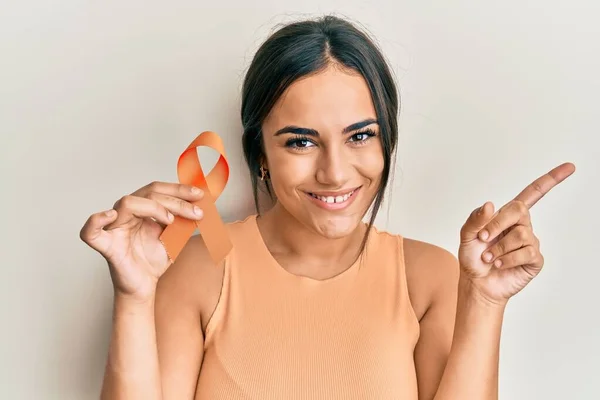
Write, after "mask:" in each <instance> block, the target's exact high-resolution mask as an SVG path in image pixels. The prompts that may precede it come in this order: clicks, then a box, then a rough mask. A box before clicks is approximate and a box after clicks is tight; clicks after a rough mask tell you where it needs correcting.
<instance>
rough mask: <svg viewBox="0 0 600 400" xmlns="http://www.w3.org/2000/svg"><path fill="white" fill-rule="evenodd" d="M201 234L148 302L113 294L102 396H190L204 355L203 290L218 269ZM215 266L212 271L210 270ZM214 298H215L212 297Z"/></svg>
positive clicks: (149, 399) (146, 399)
mask: <svg viewBox="0 0 600 400" xmlns="http://www.w3.org/2000/svg"><path fill="white" fill-rule="evenodd" d="M206 254H207V253H206V249H205V247H204V244H203V242H202V240H201V239H200V238H199V237H193V238H191V239H190V241H189V242H188V244H187V245H186V247H185V248H184V249H183V251H182V252H181V254H180V255H179V257H178V258H177V261H176V262H175V263H174V264H173V265H172V266H171V267H170V268H169V269H168V270H167V272H166V273H165V274H164V275H163V276H162V277H161V278H160V280H159V282H158V285H157V289H156V294H155V296H154V298H153V299H151V301H145V302H139V301H135V300H133V299H127V298H122V297H118V296H117V297H115V302H114V304H115V307H114V324H113V330H112V337H111V344H110V349H109V355H108V362H107V366H106V372H105V379H104V384H103V388H102V399H110V400H114V399H128V400H129V399H144V400H152V399H156V400H170V399H177V400H180V399H193V398H194V394H195V391H196V383H197V380H198V374H199V371H200V365H201V363H202V357H203V343H204V339H203V332H202V321H201V309H202V307H203V306H205V305H206V303H204V304H203V302H205V301H206V300H210V298H209V297H210V296H203V293H204V294H206V293H210V292H214V290H210V288H208V289H207V288H206V287H204V285H203V282H205V281H206V279H204V276H203V275H207V272H208V275H209V277H208V278H209V279H208V282H206V283H207V284H209V285H210V282H213V283H214V282H216V280H215V279H214V277H213V278H211V276H210V274H212V276H214V275H215V271H217V267H216V266H214V265H213V263H212V261H211V260H210V259H209V258H208V257H207V255H206ZM211 268H213V270H212V271H211V270H210V269H211ZM213 297H214V296H213Z"/></svg>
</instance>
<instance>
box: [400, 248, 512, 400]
mask: <svg viewBox="0 0 600 400" xmlns="http://www.w3.org/2000/svg"><path fill="white" fill-rule="evenodd" d="M421 247H423V248H421V249H420V250H421V251H422V252H421V255H420V256H419V259H418V260H415V261H416V262H417V263H418V265H417V267H418V269H420V270H421V273H422V274H423V276H425V275H426V276H427V277H428V279H427V282H428V285H429V290H430V291H431V296H430V297H431V300H430V303H429V306H428V307H427V310H426V312H425V313H424V315H423V317H422V318H421V320H420V329H421V335H420V337H419V342H418V343H417V346H416V348H415V366H416V370H417V381H418V386H419V400H446V399H452V400H454V399H478V400H488V399H490V400H492V399H497V393H498V360H499V343H500V330H501V325H502V319H503V315H504V309H503V308H500V307H493V306H490V305H489V303H488V302H485V301H480V300H482V299H480V298H478V297H477V292H473V290H472V288H471V287H470V285H468V281H467V280H465V279H463V278H461V275H460V268H459V265H458V260H457V259H456V257H455V256H454V255H453V254H451V253H450V252H448V251H446V250H443V249H441V248H438V247H435V246H432V245H429V247H428V248H427V249H426V248H425V247H424V246H421ZM415 261H413V262H415ZM407 262H408V260H407ZM421 281H424V280H423V279H422V280H421ZM420 288H421V290H423V287H422V286H421V287H420Z"/></svg>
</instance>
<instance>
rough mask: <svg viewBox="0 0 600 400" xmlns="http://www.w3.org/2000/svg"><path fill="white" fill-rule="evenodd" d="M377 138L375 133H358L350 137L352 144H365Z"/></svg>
mask: <svg viewBox="0 0 600 400" xmlns="http://www.w3.org/2000/svg"><path fill="white" fill-rule="evenodd" d="M373 136H375V133H374V132H358V133H355V134H354V135H352V136H351V137H350V141H351V142H364V141H367V140H368V139H370V138H371V137H373Z"/></svg>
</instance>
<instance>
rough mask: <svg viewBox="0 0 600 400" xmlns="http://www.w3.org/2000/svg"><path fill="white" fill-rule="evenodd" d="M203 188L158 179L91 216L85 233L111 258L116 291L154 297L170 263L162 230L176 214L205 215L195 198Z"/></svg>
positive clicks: (83, 235)
mask: <svg viewBox="0 0 600 400" xmlns="http://www.w3.org/2000/svg"><path fill="white" fill-rule="evenodd" d="M203 194H204V193H203V191H202V190H201V189H199V188H196V187H193V186H189V185H181V184H177V183H167V182H153V183H151V184H149V185H146V186H144V187H142V188H140V189H138V190H136V191H135V192H133V193H132V194H130V195H126V196H123V197H122V198H121V199H119V200H118V201H117V202H116V203H115V204H114V206H113V209H111V210H108V211H103V212H99V213H95V214H92V215H91V216H90V217H89V218H88V219H87V221H86V222H85V224H84V226H83V227H82V228H81V232H80V238H81V240H83V241H84V242H85V243H86V244H88V245H89V246H90V247H92V248H93V249H94V250H96V251H98V252H99V253H100V254H102V256H104V258H105V259H106V260H107V262H108V265H109V269H110V275H111V278H112V281H113V285H114V288H115V294H116V295H117V294H118V295H125V296H128V297H133V298H135V299H138V300H146V299H150V298H152V296H153V295H154V293H155V290H156V285H157V283H158V279H159V278H160V277H161V276H162V274H164V273H165V271H166V270H167V268H168V267H169V265H170V262H169V258H168V256H167V252H166V250H165V248H164V247H163V245H162V243H161V242H160V240H159V236H160V234H161V233H162V231H163V229H164V228H165V226H166V225H168V224H170V223H172V222H173V220H174V217H173V215H179V216H181V217H183V218H188V219H192V220H199V219H201V218H202V210H200V209H199V208H198V207H195V206H194V205H193V204H191V202H193V201H196V200H200V199H201V198H202V196H203Z"/></svg>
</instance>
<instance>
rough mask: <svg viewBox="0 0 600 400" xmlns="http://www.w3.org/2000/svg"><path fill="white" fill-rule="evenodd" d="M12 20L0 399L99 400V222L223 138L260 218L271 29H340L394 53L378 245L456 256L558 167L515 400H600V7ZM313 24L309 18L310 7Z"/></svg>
mask: <svg viewBox="0 0 600 400" xmlns="http://www.w3.org/2000/svg"><path fill="white" fill-rule="evenodd" d="M7 3H8V2H5V3H3V5H2V6H0V134H1V143H0V144H1V146H0V167H1V170H0V172H1V175H0V183H1V186H0V187H1V196H0V198H1V200H0V204H1V205H2V207H1V210H2V214H1V215H2V221H1V225H2V228H1V229H2V230H1V235H2V236H1V240H0V243H1V245H0V246H1V253H0V254H1V255H2V278H1V280H0V296H1V297H0V307H1V308H0V317H1V324H2V328H1V331H0V334H1V340H0V346H1V347H0V351H1V353H0V355H1V357H0V360H1V361H0V362H1V364H0V395H1V397H2V398H6V399H60V400H67V399H79V400H80V399H95V398H98V393H99V388H100V384H101V379H102V374H103V367H104V362H105V357H106V352H107V346H108V338H109V337H108V335H109V330H110V319H111V301H112V289H111V282H110V278H109V274H108V270H107V268H106V265H105V263H104V262H103V259H102V258H101V257H100V256H99V255H98V254H96V253H95V252H93V250H91V249H89V248H87V247H86V246H85V245H84V244H83V243H82V242H81V241H80V240H79V237H78V233H79V229H80V228H81V226H82V224H83V223H84V221H85V219H86V218H87V216H88V215H89V214H91V213H93V212H96V211H100V210H104V209H106V208H110V207H111V206H112V204H113V203H114V201H115V200H117V199H118V198H119V197H121V196H122V195H124V194H127V193H130V192H131V191H133V190H135V189H137V188H138V187H140V186H142V185H144V184H146V183H148V182H150V181H153V180H168V181H174V180H175V179H176V174H175V163H176V159H177V157H178V155H179V154H180V152H181V151H182V150H183V149H184V148H185V147H186V146H187V145H188V143H189V142H190V141H191V140H192V139H193V138H194V137H195V136H196V134H197V133H199V132H201V131H204V130H214V131H216V132H218V133H219V134H220V135H222V137H223V139H224V142H225V146H226V148H227V152H228V156H229V160H230V165H231V173H232V175H231V179H230V182H229V185H228V186H227V188H226V190H225V192H224V194H223V196H222V197H221V198H220V199H219V201H218V206H219V209H220V210H221V213H222V215H223V216H224V218H225V219H226V220H228V221H231V220H235V219H239V218H242V217H244V216H246V215H247V214H248V213H250V212H253V208H252V207H253V205H252V200H251V195H250V190H249V189H250V186H249V183H248V182H249V181H248V173H247V170H246V167H245V165H244V162H243V159H242V156H241V155H242V153H241V125H240V117H239V106H240V88H241V83H242V79H243V76H244V72H245V70H246V68H247V66H248V64H249V62H250V61H251V59H252V56H253V54H254V51H255V50H256V48H257V46H258V45H259V44H260V43H261V42H262V41H263V40H264V39H265V38H266V37H267V35H268V34H269V33H270V32H271V31H272V29H273V28H274V27H275V26H276V24H277V23H281V22H288V21H292V20H295V19H297V18H302V17H308V16H314V15H320V14H322V13H328V12H337V13H339V14H340V15H345V16H348V17H350V18H352V19H353V20H355V21H359V22H361V23H362V24H363V25H364V26H365V28H366V29H368V30H369V31H370V32H371V33H372V34H373V35H375V37H376V38H377V39H378V41H379V43H380V45H381V47H382V48H383V50H384V52H385V54H386V56H387V57H388V59H389V61H390V63H391V65H392V67H393V69H394V72H395V74H396V75H397V77H398V83H399V87H400V93H401V100H402V111H401V115H400V150H399V156H398V164H397V170H396V175H395V180H394V184H393V187H394V192H393V196H392V197H391V199H390V201H388V202H387V203H386V204H385V206H384V210H383V212H382V213H381V217H380V218H379V220H378V226H379V227H380V228H382V229H387V230H389V231H392V232H395V233H401V234H403V235H405V236H408V237H412V238H416V239H420V240H425V241H429V242H432V243H435V244H437V245H440V246H442V247H445V248H447V249H448V250H450V251H452V252H454V253H455V254H456V250H457V244H458V232H459V229H460V226H461V225H462V223H463V222H464V220H465V219H466V217H467V216H468V214H469V213H470V211H471V210H472V209H473V208H475V207H478V206H480V205H481V204H483V203H484V202H485V201H486V200H491V201H493V202H494V203H495V204H496V206H497V207H500V206H501V205H503V204H504V203H505V202H507V201H509V200H510V199H511V198H512V197H513V196H514V195H516V194H517V193H518V192H519V191H520V190H521V189H522V188H523V187H524V186H525V185H526V184H528V183H529V182H530V181H532V180H533V179H535V178H536V177H538V176H539V175H541V174H543V173H545V172H546V171H548V170H550V169H551V168H552V167H554V166H556V165H558V164H560V163H562V162H564V161H572V162H574V163H575V164H576V166H577V172H576V173H575V175H573V176H572V177H571V178H569V179H568V180H567V181H565V182H564V183H563V184H562V185H560V186H559V187H557V188H555V189H554V190H553V191H552V192H551V193H550V194H549V195H548V196H546V197H545V198H544V199H543V200H542V201H541V202H539V203H538V204H537V205H536V206H535V207H534V208H533V209H532V215H533V224H534V228H535V231H536V233H537V235H538V236H539V237H540V240H541V245H542V252H543V254H544V255H545V258H546V266H545V269H544V271H543V272H542V273H541V275H540V276H539V277H538V278H536V279H535V280H534V281H533V282H532V283H531V284H530V285H529V287H527V288H526V289H525V290H524V291H523V292H522V293H520V294H519V295H517V296H516V297H515V298H514V299H512V300H511V302H510V304H509V307H508V309H507V312H506V319H505V323H504V330H503V337H502V347H501V368H500V391H501V392H500V394H501V399H510V400H530V399H597V398H600V387H599V385H598V381H597V379H598V372H600V367H599V366H598V365H599V364H598V360H599V359H600V344H599V339H600V332H599V331H600V312H599V311H598V305H599V303H600V302H599V301H598V294H599V290H598V281H599V278H600V273H599V272H598V267H599V266H600V265H599V263H598V255H597V252H596V250H598V248H599V246H598V244H597V243H598V235H597V232H598V231H597V229H598V227H599V226H600V219H599V217H598V214H597V205H598V204H599V200H600V199H599V194H600V191H599V188H598V184H599V182H600V163H599V161H598V159H599V158H600V151H599V150H598V149H599V144H600V140H599V139H598V133H599V132H598V131H599V128H600V124H599V122H598V112H597V111H596V110H597V109H598V98H599V92H600V78H599V73H600V44H599V43H600V24H599V23H598V21H599V20H600V9H599V7H600V6H599V5H598V2H597V1H592V0H589V1H584V0H572V1H568V2H567V1H548V0H545V1H543V0H535V1H533V0H528V1H524V0H504V1H502V2H484V1H479V2H477V1H466V0H454V1H403V0H395V1H378V2H377V1H358V0H343V1H342V0H340V1H337V0H335V1H334V0H326V1H323V0H304V1H302V2H300V1H298V0H277V1H266V0H256V1H252V2H249V1H242V0H237V1H227V0H222V1H218V2H214V4H207V2H202V1H191V0H190V1H169V2H166V1H135V2H134V1H102V2H100V1H97V2H92V1H81V0H77V1H76V0H53V1H43V0H34V1H12V2H10V4H7ZM301 4H302V5H301Z"/></svg>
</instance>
